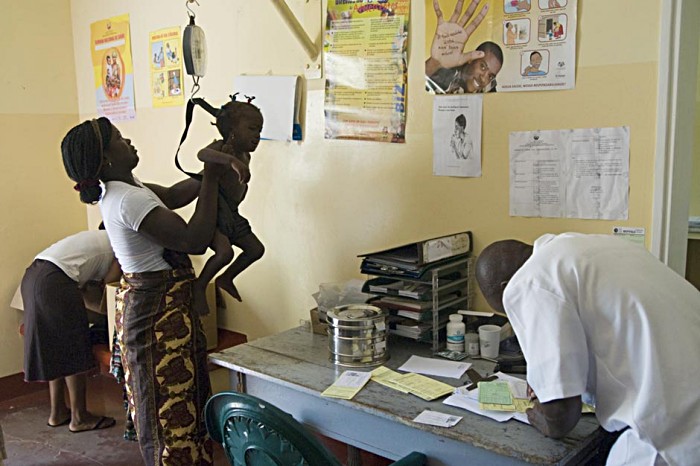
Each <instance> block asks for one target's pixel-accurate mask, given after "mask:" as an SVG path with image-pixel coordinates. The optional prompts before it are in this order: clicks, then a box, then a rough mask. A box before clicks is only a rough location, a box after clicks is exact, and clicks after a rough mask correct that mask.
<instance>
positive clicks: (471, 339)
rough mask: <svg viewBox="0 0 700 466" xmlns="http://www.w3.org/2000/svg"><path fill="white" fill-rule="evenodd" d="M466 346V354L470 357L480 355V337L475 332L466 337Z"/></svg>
mask: <svg viewBox="0 0 700 466" xmlns="http://www.w3.org/2000/svg"><path fill="white" fill-rule="evenodd" d="M464 346H465V347H466V350H467V351H466V352H467V354H468V355H469V356H478V355H479V335H477V334H476V333H475V332H468V333H467V334H466V335H465V336H464Z"/></svg>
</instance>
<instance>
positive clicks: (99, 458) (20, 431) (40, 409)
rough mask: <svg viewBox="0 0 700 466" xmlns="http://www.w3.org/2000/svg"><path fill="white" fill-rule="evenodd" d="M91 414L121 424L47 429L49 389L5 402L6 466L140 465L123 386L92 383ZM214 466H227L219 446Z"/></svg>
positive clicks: (1, 420) (108, 379) (103, 378)
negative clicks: (129, 434)
mask: <svg viewBox="0 0 700 466" xmlns="http://www.w3.org/2000/svg"><path fill="white" fill-rule="evenodd" d="M88 409H89V410H90V411H91V412H93V413H95V414H104V415H107V416H111V417H113V418H115V419H116V420H117V424H116V425H115V426H114V427H111V428H108V429H101V430H94V431H88V432H80V433H72V432H70V431H69V430H68V426H67V425H66V426H62V427H48V426H47V425H46V422H47V419H48V415H49V394H48V388H47V389H46V390H42V391H39V392H34V393H30V394H27V395H22V396H19V397H17V398H13V399H11V400H7V401H4V402H2V403H0V425H2V430H3V433H4V436H5V449H6V450H7V460H6V461H5V463H4V466H44V465H56V466H59V465H60V466H103V465H104V466H139V465H142V464H143V460H142V459H141V454H140V452H139V446H138V443H136V442H131V441H127V440H124V438H123V436H122V435H123V433H124V409H123V405H122V391H121V387H120V386H119V385H118V384H117V383H116V382H115V380H114V378H113V377H112V376H109V375H103V374H96V375H94V376H92V377H89V378H88ZM214 464H215V465H221V466H224V465H228V462H227V461H226V459H225V458H224V453H223V450H222V449H221V447H219V446H218V445H215V450H214Z"/></svg>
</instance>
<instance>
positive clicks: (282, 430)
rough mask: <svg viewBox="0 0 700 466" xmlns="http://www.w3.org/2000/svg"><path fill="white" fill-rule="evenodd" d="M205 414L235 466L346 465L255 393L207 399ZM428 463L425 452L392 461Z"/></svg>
mask: <svg viewBox="0 0 700 466" xmlns="http://www.w3.org/2000/svg"><path fill="white" fill-rule="evenodd" d="M204 417H205V420H206V424H207V430H208V431H209V435H210V436H211V437H212V439H214V441H215V442H218V443H219V444H221V445H222V446H223V447H224V451H225V452H226V456H227V457H228V460H229V463H231V465H233V466H303V465H308V466H342V463H340V462H339V461H338V460H337V459H336V458H335V457H334V456H333V455H332V454H331V453H330V452H329V451H328V450H327V449H326V448H325V447H324V446H323V445H322V444H321V442H319V441H318V440H317V439H316V437H314V436H313V435H311V434H310V433H309V432H308V431H307V430H306V429H305V428H304V426H302V425H301V424H300V423H299V422H297V421H296V420H295V419H294V418H293V417H292V416H291V415H289V414H287V413H285V412H284V411H282V410H281V409H279V408H277V407H275V406H273V405H271V404H270V403H268V402H266V401H264V400H261V399H260V398H256V397H254V396H252V395H248V394H245V393H237V392H222V393H218V394H216V395H214V396H213V397H211V398H210V399H209V401H207V404H206V406H205V408H204ZM425 462H426V457H425V455H424V454H422V453H417V452H413V453H411V454H409V455H408V456H405V457H404V458H402V459H400V460H399V461H396V462H395V463H392V464H393V465H395V466H424V465H425Z"/></svg>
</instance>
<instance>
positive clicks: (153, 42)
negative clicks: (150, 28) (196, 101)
mask: <svg viewBox="0 0 700 466" xmlns="http://www.w3.org/2000/svg"><path fill="white" fill-rule="evenodd" d="M181 43H182V41H181V40H180V27H179V26H175V27H171V28H165V29H159V30H157V31H154V32H151V34H150V40H149V44H150V48H149V54H150V61H151V97H152V100H153V107H172V106H176V105H182V104H183V103H184V102H185V98H184V92H183V91H182V60H181V56H180V52H181V51H180V44H181Z"/></svg>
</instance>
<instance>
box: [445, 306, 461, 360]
mask: <svg viewBox="0 0 700 466" xmlns="http://www.w3.org/2000/svg"><path fill="white" fill-rule="evenodd" d="M464 331H465V326H464V322H462V315H461V314H450V322H449V323H448V324H447V349H448V350H450V351H459V352H460V353H464Z"/></svg>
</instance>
